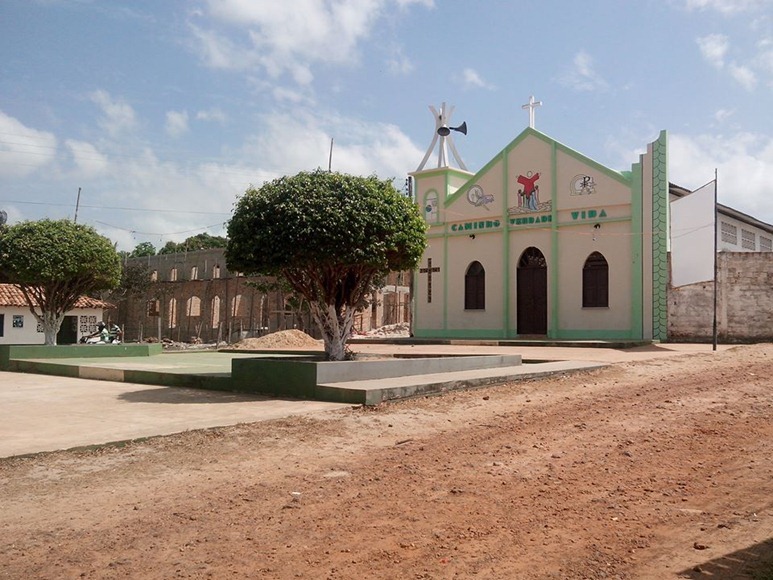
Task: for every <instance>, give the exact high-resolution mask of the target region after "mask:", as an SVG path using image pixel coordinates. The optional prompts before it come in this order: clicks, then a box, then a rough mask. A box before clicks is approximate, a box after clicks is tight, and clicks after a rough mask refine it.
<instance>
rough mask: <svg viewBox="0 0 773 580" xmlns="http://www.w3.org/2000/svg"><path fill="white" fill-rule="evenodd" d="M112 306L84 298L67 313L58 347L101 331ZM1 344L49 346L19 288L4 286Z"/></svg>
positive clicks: (0, 308) (0, 304)
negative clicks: (98, 328)
mask: <svg viewBox="0 0 773 580" xmlns="http://www.w3.org/2000/svg"><path fill="white" fill-rule="evenodd" d="M109 307H110V304H108V303H107V302H103V301H101V300H97V299H95V298H89V297H88V296H82V297H81V298H79V299H78V301H77V302H76V303H75V308H73V309H72V310H71V311H69V312H67V313H66V315H65V317H64V321H63V322H62V327H61V329H60V330H59V333H58V334H57V337H56V342H57V344H75V343H77V342H78V341H79V340H80V338H81V337H82V336H86V335H89V334H91V333H93V332H96V330H97V323H98V322H100V321H102V320H103V314H104V310H105V309H106V308H109ZM0 344H45V335H44V334H43V328H42V326H41V325H40V324H39V323H38V321H37V319H36V318H35V317H34V316H33V315H32V313H31V312H30V309H29V306H28V305H27V301H26V300H25V299H24V294H22V292H21V290H19V288H18V286H14V285H13V284H0Z"/></svg>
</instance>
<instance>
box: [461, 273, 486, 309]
mask: <svg viewBox="0 0 773 580" xmlns="http://www.w3.org/2000/svg"><path fill="white" fill-rule="evenodd" d="M485 308H486V270H485V268H484V267H483V264H481V263H480V262H477V261H476V262H473V263H472V264H470V265H469V266H468V267H467V272H466V273H465V275H464V309H465V310H484V309H485Z"/></svg>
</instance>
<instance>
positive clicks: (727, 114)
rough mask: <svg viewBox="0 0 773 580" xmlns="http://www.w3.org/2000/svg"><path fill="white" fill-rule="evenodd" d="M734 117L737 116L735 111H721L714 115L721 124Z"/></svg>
mask: <svg viewBox="0 0 773 580" xmlns="http://www.w3.org/2000/svg"><path fill="white" fill-rule="evenodd" d="M733 115H735V109H719V110H718V111H717V112H716V113H714V118H715V119H716V120H717V121H718V122H719V123H724V122H725V121H726V120H727V119H729V118H730V117H732V116H733Z"/></svg>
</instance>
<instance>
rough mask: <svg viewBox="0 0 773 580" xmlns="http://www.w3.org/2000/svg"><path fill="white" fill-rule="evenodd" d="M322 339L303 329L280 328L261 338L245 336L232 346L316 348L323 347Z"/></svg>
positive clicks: (245, 348) (249, 347)
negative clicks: (310, 334)
mask: <svg viewBox="0 0 773 580" xmlns="http://www.w3.org/2000/svg"><path fill="white" fill-rule="evenodd" d="M321 346H322V341H321V340H317V339H315V338H313V337H311V336H309V335H308V334H306V333H305V332H303V331H302V330H296V329H293V330H280V331H278V332H272V333H271V334H267V335H266V336H261V337H260V338H245V339H244V340H242V341H240V342H237V343H236V344H233V345H231V347H230V348H236V349H242V350H261V349H264V348H315V347H321Z"/></svg>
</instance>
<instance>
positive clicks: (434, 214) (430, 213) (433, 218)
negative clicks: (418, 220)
mask: <svg viewBox="0 0 773 580" xmlns="http://www.w3.org/2000/svg"><path fill="white" fill-rule="evenodd" d="M438 217H439V212H438V194H437V192H436V191H434V190H433V191H430V192H429V193H427V195H425V196H424V219H425V220H426V221H427V222H428V223H431V224H434V223H435V222H437V221H438Z"/></svg>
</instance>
